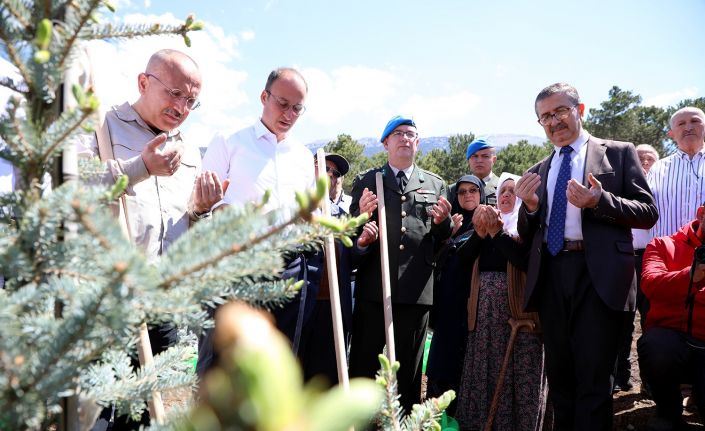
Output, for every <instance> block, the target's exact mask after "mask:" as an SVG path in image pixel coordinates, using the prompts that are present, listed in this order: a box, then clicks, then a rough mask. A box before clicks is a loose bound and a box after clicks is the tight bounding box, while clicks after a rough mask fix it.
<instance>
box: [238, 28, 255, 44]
mask: <svg viewBox="0 0 705 431" xmlns="http://www.w3.org/2000/svg"><path fill="white" fill-rule="evenodd" d="M254 38H255V32H254V31H252V30H243V31H241V32H240V39H242V40H243V42H249V41H251V40H253V39H254Z"/></svg>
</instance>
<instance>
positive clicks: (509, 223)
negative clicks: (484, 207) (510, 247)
mask: <svg viewBox="0 0 705 431" xmlns="http://www.w3.org/2000/svg"><path fill="white" fill-rule="evenodd" d="M519 178H521V177H520V176H519V175H514V174H510V173H508V172H502V175H500V176H499V182H498V184H497V207H498V208H499V200H500V198H501V195H500V192H499V191H500V190H502V184H504V182H505V181H507V180H514V185H515V186H516V183H517V181H519ZM520 206H521V199H519V198H518V197H517V198H516V201H515V202H514V208H512V211H511V212H508V213H506V214H505V213H502V223H504V231H505V232H507V233H508V234H510V235H512V236H517V235H519V232H517V218H518V216H519V207H520Z"/></svg>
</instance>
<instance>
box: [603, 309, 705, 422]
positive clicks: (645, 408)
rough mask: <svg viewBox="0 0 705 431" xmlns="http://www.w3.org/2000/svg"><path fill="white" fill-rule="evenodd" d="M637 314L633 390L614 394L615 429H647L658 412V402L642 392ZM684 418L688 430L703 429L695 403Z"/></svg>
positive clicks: (685, 391)
mask: <svg viewBox="0 0 705 431" xmlns="http://www.w3.org/2000/svg"><path fill="white" fill-rule="evenodd" d="M638 320H639V316H638V314H637V322H635V326H636V328H635V329H634V336H633V338H632V351H631V357H630V359H631V364H632V376H631V379H630V382H631V384H632V386H633V387H632V390H631V391H629V392H618V393H616V394H615V395H614V427H613V428H612V429H613V430H614V431H618V430H619V431H623V430H628V431H638V430H644V429H646V423H647V422H648V421H649V419H651V418H652V417H654V415H655V414H656V404H655V403H654V402H653V401H652V400H650V399H648V398H646V396H645V395H643V394H641V379H640V378H639V362H638V358H637V354H636V340H638V339H639V337H640V336H641V325H640V324H639V322H638ZM683 394H684V396H689V395H690V391H689V389H688V388H683ZM683 418H684V419H685V421H686V422H687V423H688V424H689V428H688V430H703V429H705V426H703V420H702V419H701V418H700V416H699V415H698V412H697V409H696V408H695V405H694V404H693V403H690V404H687V405H686V407H685V409H684V412H683Z"/></svg>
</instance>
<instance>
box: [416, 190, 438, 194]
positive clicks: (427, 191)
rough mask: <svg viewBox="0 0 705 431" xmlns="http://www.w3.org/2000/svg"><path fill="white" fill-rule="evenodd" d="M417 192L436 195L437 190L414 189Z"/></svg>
mask: <svg viewBox="0 0 705 431" xmlns="http://www.w3.org/2000/svg"><path fill="white" fill-rule="evenodd" d="M414 191H415V192H416V193H419V194H422V195H435V194H436V192H435V191H433V190H424V189H418V190H414Z"/></svg>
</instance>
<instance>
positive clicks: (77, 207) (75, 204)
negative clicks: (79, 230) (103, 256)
mask: <svg viewBox="0 0 705 431" xmlns="http://www.w3.org/2000/svg"><path fill="white" fill-rule="evenodd" d="M71 208H73V210H74V211H75V212H76V216H78V221H79V222H81V224H82V225H83V227H84V228H85V229H86V230H87V231H88V233H90V234H91V235H93V236H94V237H95V238H96V239H97V240H98V242H99V243H100V245H101V247H103V248H104V249H106V250H112V245H111V244H110V241H108V239H107V238H106V237H105V236H103V234H101V233H100V231H99V230H98V229H97V228H96V227H95V225H94V224H93V222H92V221H91V220H90V219H89V218H88V217H87V216H86V212H85V211H84V209H83V208H82V207H81V201H79V200H78V199H74V200H73V201H72V202H71Z"/></svg>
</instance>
